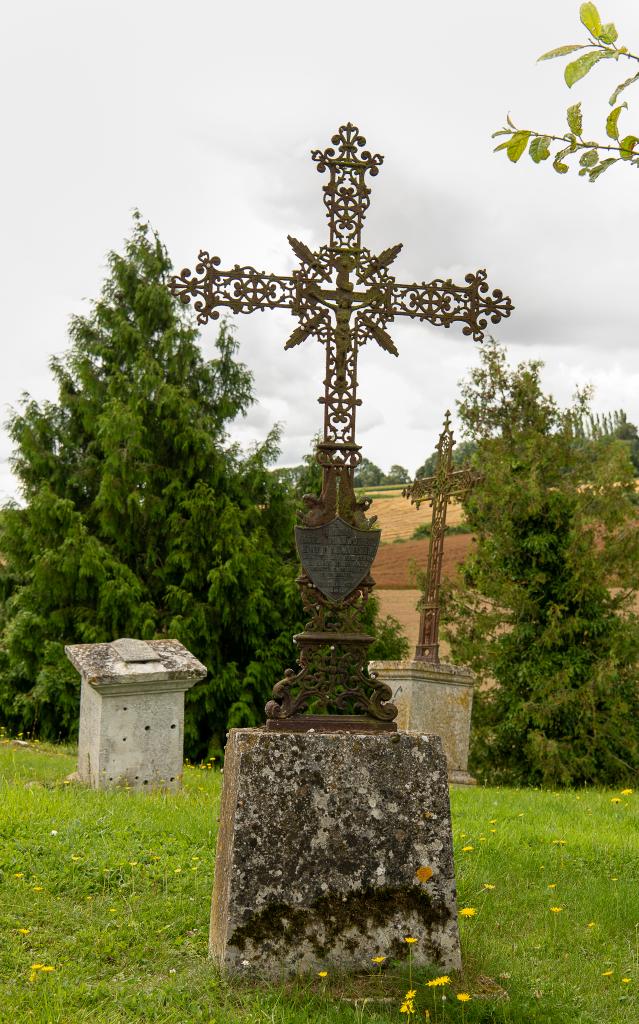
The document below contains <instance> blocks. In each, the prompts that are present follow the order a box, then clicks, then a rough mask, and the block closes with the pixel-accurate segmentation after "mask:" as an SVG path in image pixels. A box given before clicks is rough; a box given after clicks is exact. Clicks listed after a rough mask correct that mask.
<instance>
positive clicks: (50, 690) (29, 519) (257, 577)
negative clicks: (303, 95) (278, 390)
mask: <svg viewBox="0 0 639 1024" xmlns="http://www.w3.org/2000/svg"><path fill="white" fill-rule="evenodd" d="M170 271H171V264H170V261H169V258H168V255H167V252H166V249H165V248H164V246H163V245H162V244H161V242H160V240H159V238H158V236H157V234H155V233H154V232H153V231H152V230H151V229H150V228H149V226H148V225H147V224H145V223H144V222H143V221H142V220H141V218H140V217H139V216H138V215H136V216H135V219H134V225H133V231H132V234H131V237H130V239H129V240H128V241H127V242H126V244H125V247H124V251H123V253H121V254H118V253H115V252H113V253H111V254H110V255H109V257H108V276H107V278H106V281H105V283H104V286H103V288H102V293H101V295H100V298H99V299H98V300H97V302H95V303H94V304H93V306H92V308H91V311H90V313H89V314H88V315H86V316H76V317H74V318H73V319H72V321H71V325H70V341H71V346H70V348H69V350H68V352H66V354H65V355H64V356H63V357H62V358H55V359H53V360H52V362H51V369H52V372H53V374H54V377H55V379H56V382H57V387H58V397H57V400H56V401H55V402H44V403H39V402H37V401H35V400H33V399H31V398H30V397H29V396H25V397H24V399H23V402H22V405H21V408H20V410H19V411H16V412H14V413H13V415H12V417H11V420H10V432H11V436H12V439H13V441H14V445H15V453H14V458H13V468H14V472H15V473H16V475H17V478H18V480H19V482H20V486H21V490H22V496H23V504H22V505H18V504H17V503H15V504H11V505H9V506H7V507H6V508H5V509H4V510H3V511H2V512H1V513H0V552H1V562H0V588H1V589H0V630H1V632H0V721H2V722H4V724H6V725H8V726H9V727H10V728H12V729H14V730H15V731H18V730H22V731H29V730H31V731H34V732H35V733H37V734H39V735H40V736H42V737H44V738H54V739H55V738H59V737H67V736H69V735H73V733H74V729H75V728H76V725H77V719H78V707H79V702H78V694H79V679H78V677H77V674H76V673H75V671H74V670H73V669H72V668H71V666H70V665H69V663H68V662H67V660H66V658H65V655H64V650H63V648H64V645H65V644H66V643H96V642H101V641H110V640H112V639H114V638H115V637H117V636H137V637H142V638H147V639H149V638H153V637H162V636H171V637H175V638H177V639H179V640H181V641H182V642H183V643H184V644H185V645H186V646H187V647H188V648H189V649H190V650H192V651H193V652H194V653H195V654H196V656H197V657H198V658H200V659H201V660H202V661H203V662H204V663H205V664H206V665H207V667H208V669H209V673H210V675H209V679H208V680H207V681H206V682H205V683H203V684H200V685H198V686H197V687H196V688H195V689H194V690H193V691H191V692H190V694H189V695H188V709H187V733H186V738H187V749H188V750H189V751H190V753H191V754H192V755H199V754H202V753H204V752H205V751H206V750H207V749H214V750H218V749H219V748H220V747H221V745H222V743H223V739H224V732H225V729H226V727H227V726H229V725H248V724H254V723H255V722H256V721H260V720H261V719H262V710H263V705H264V700H265V697H266V696H267V694H268V693H269V692H270V688H271V686H272V685H273V683H274V682H275V681H276V680H277V679H278V678H279V676H280V675H281V673H282V669H283V668H284V667H286V666H287V665H288V664H291V663H293V662H294V653H293V650H292V642H291V633H292V631H293V629H294V628H295V625H296V623H297V620H298V619H299V617H300V614H301V612H300V607H299V604H298V598H297V593H296V589H295V587H294V583H293V581H294V577H295V574H296V571H297V560H296V557H295V555H294V550H293V542H292V538H293V520H294V506H293V499H292V496H291V493H290V489H289V488H287V487H286V486H285V484H284V483H282V482H280V481H279V480H278V476H277V474H274V473H272V472H270V471H269V468H268V467H269V464H270V463H271V462H272V461H273V459H274V458H275V457H276V455H277V441H278V435H277V430H274V431H273V432H272V433H271V434H270V436H269V437H268V438H267V440H266V441H265V443H264V444H262V445H259V446H256V447H255V448H254V449H253V450H252V451H251V452H250V453H249V454H248V455H247V456H245V455H243V454H242V453H241V452H240V450H239V449H238V448H237V447H236V446H233V445H230V444H229V441H228V438H227V428H228V425H229V423H230V422H231V421H232V420H233V419H234V418H235V417H236V416H238V415H240V414H243V413H245V412H246V410H247V408H248V407H249V405H250V403H251V402H252V400H253V399H252V379H251V374H250V373H249V371H248V370H247V368H246V367H245V366H244V365H243V364H241V363H239V362H238V361H237V359H236V352H237V345H236V342H235V341H234V338H233V334H232V331H231V329H230V328H229V327H228V326H226V325H225V324H224V323H223V324H222V326H221V328H220V331H219V334H218V337H217V341H216V343H215V344H216V349H217V351H216V353H215V357H214V358H211V359H205V358H204V357H203V355H202V351H201V348H200V345H199V343H198V333H197V330H196V329H195V328H194V327H193V325H192V322H191V321H190V320H189V319H188V315H187V314H186V313H185V311H184V309H183V307H181V306H180V305H179V303H177V301H176V300H175V299H173V298H172V296H171V295H170V293H169V291H168V288H167V281H168V277H169V274H170Z"/></svg>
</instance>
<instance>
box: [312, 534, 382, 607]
mask: <svg viewBox="0 0 639 1024" xmlns="http://www.w3.org/2000/svg"><path fill="white" fill-rule="evenodd" d="M380 536H381V532H380V531H379V530H358V529H356V527H354V526H349V524H348V523H345V522H344V520H343V519H340V517H339V516H337V517H336V518H335V519H333V520H332V522H330V523H327V524H326V525H325V526H296V527H295V543H296V544H297V551H298V554H299V556H300V560H301V562H302V565H303V566H304V568H305V570H306V572H307V573H308V575H309V576H310V578H311V580H312V582H313V583H314V584H315V586H316V587H317V589H318V590H320V591H321V592H322V594H324V596H325V597H328V599H329V600H330V601H341V600H342V599H343V598H345V597H348V595H349V594H350V593H351V591H353V590H354V589H355V587H356V586H357V584H358V583H361V582H362V580H363V579H364V577H365V576H367V575H368V573H369V572H370V568H371V566H372V564H373V561H374V560H375V555H376V554H377V548H378V547H379V539H380Z"/></svg>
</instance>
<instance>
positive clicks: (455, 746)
mask: <svg viewBox="0 0 639 1024" xmlns="http://www.w3.org/2000/svg"><path fill="white" fill-rule="evenodd" d="M368 668H369V671H370V672H374V673H375V675H376V676H377V677H378V678H379V679H381V680H383V682H385V683H387V684H388V686H390V688H391V690H392V691H393V704H395V706H396V707H397V719H396V721H397V726H398V728H399V729H405V730H406V731H408V732H422V733H434V734H435V735H436V736H441V740H442V744H443V746H444V753H445V754H446V758H447V760H448V778H449V781H450V782H454V783H458V784H463V785H466V786H474V785H475V784H476V780H475V779H474V778H473V777H472V775H470V774H469V772H468V748H469V745H470V720H471V715H472V710H473V692H474V691H473V680H474V676H473V673H472V672H471V671H470V670H469V669H467V668H463V667H462V666H460V665H446V664H443V663H442V664H439V665H433V664H432V663H431V662H428V661H372V662H371V663H370V664H369V666H368Z"/></svg>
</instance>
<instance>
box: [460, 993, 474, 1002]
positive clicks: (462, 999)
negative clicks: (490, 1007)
mask: <svg viewBox="0 0 639 1024" xmlns="http://www.w3.org/2000/svg"><path fill="white" fill-rule="evenodd" d="M457 998H458V999H459V1001H460V1003H468V1002H470V1000H471V999H472V996H471V995H469V993H468V992H458V993H457Z"/></svg>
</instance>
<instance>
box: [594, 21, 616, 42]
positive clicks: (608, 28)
mask: <svg viewBox="0 0 639 1024" xmlns="http://www.w3.org/2000/svg"><path fill="white" fill-rule="evenodd" d="M599 38H600V39H601V42H602V43H608V44H611V43H616V42H617V39H618V38H619V33H618V32H617V29H616V28H615V26H614V25H613V23H612V22H611V21H609V22H608V23H607V24H606V25H602V26H601V32H600V33H599Z"/></svg>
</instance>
